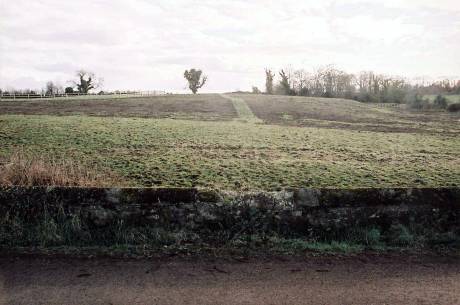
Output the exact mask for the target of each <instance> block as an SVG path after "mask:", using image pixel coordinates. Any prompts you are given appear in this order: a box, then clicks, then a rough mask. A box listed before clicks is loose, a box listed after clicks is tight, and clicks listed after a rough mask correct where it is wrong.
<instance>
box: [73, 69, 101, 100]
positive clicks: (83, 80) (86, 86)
mask: <svg viewBox="0 0 460 305" xmlns="http://www.w3.org/2000/svg"><path fill="white" fill-rule="evenodd" d="M76 76H77V77H78V80H77V81H74V82H73V83H74V85H75V87H77V90H78V92H80V93H85V94H86V93H88V92H89V91H90V90H91V89H97V88H99V87H100V86H101V85H102V81H103V80H102V79H101V78H99V79H98V80H96V79H95V78H96V76H95V75H94V73H92V72H88V71H85V70H79V71H77V75H76Z"/></svg>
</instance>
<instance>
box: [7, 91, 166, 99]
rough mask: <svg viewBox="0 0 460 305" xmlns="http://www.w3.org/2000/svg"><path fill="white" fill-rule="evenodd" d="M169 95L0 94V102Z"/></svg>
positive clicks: (126, 93) (161, 92) (161, 93)
mask: <svg viewBox="0 0 460 305" xmlns="http://www.w3.org/2000/svg"><path fill="white" fill-rule="evenodd" d="M166 94H169V93H168V92H166V91H164V90H151V91H116V92H107V93H79V92H75V93H59V94H38V93H30V94H15V93H12V94H5V93H3V92H0V100H7V101H10V100H36V99H38V100H53V99H79V98H89V97H90V98H128V97H144V96H160V95H166Z"/></svg>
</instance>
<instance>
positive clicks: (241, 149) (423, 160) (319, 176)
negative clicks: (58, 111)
mask: <svg viewBox="0 0 460 305" xmlns="http://www.w3.org/2000/svg"><path fill="white" fill-rule="evenodd" d="M18 147H23V148H24V150H26V151H30V152H34V153H40V154H44V155H47V156H50V157H56V158H70V159H74V160H79V161H81V162H82V163H84V164H87V165H89V166H91V165H97V166H98V168H101V169H105V170H108V171H113V172H115V173H116V174H118V176H119V177H120V182H119V185H130V186H181V187H189V186H198V187H211V188H219V189H232V190H233V189H263V190H273V189H279V188H282V187H338V188H351V187H405V186H407V187H409V186H411V187H412V186H415V187H428V186H429V187H436V186H459V185H460V137H459V136H457V135H452V134H451V135H448V134H446V135H444V134H442V133H439V134H421V133H388V132H370V131H357V130H349V129H331V128H317V127H315V128H313V127H312V128H310V127H294V126H291V127H289V126H278V125H263V124H250V123H245V122H240V121H224V122H215V121H187V120H172V119H150V118H112V117H84V116H46V115H41V116H35V115H29V116H22V115H2V116H0V158H2V157H7V156H8V154H10V153H11V152H12V151H14V150H15V149H17V148H18Z"/></svg>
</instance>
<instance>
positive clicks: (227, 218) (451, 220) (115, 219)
mask: <svg viewBox="0 0 460 305" xmlns="http://www.w3.org/2000/svg"><path fill="white" fill-rule="evenodd" d="M45 212H46V215H48V216H47V217H51V218H53V217H57V215H61V217H67V218H69V217H74V216H75V215H76V216H78V219H79V221H80V222H81V223H82V224H83V225H84V226H86V227H87V228H88V230H99V231H100V230H104V228H106V227H110V226H112V225H113V224H116V223H120V222H122V223H123V224H124V225H125V226H129V227H144V228H161V229H163V230H167V231H171V232H177V231H184V230H185V231H187V232H192V233H194V234H197V235H199V236H200V238H201V239H203V240H215V239H216V238H218V237H221V236H227V238H231V237H232V236H235V235H238V234H243V233H244V234H261V233H262V234H276V235H277V236H283V237H296V238H298V237H300V238H314V239H320V238H325V237H328V236H333V237H334V236H335V237H337V236H341V235H343V234H348V233H347V232H350V231H355V230H359V229H369V228H377V229H378V230H379V232H386V231H388V230H390V229H391V228H392V227H394V226H395V225H402V226H407V227H412V228H416V229H417V230H421V231H424V230H429V231H430V234H444V233H449V234H450V235H453V236H455V237H456V238H457V237H458V236H460V218H459V217H460V189H458V188H439V189H415V188H413V189H410V188H409V189H354V190H339V189H338V190H335V189H286V190H283V191H280V192H254V193H225V192H216V191H211V190H198V189H193V188H190V189H175V188H144V189H136V188H124V189H123V188H107V189H102V188H62V187H55V188H50V187H31V188H22V187H3V188H0V213H1V214H0V215H1V216H2V217H3V218H5V217H7V218H8V219H10V220H11V219H13V218H15V219H20V220H21V221H22V223H24V224H28V223H34V222H36V221H37V218H39V217H42V216H40V215H44V213H45Z"/></svg>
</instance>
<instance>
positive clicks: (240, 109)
mask: <svg viewBox="0 0 460 305" xmlns="http://www.w3.org/2000/svg"><path fill="white" fill-rule="evenodd" d="M221 97H223V98H226V99H229V100H230V101H231V102H232V104H233V107H234V108H235V110H236V112H237V114H238V119H239V120H241V121H244V122H248V123H262V120H261V119H259V118H258V117H256V116H255V115H254V113H253V112H252V110H251V108H249V106H248V104H246V101H245V100H244V99H242V98H238V97H234V96H228V95H224V94H221Z"/></svg>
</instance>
